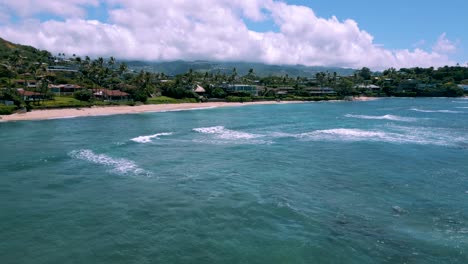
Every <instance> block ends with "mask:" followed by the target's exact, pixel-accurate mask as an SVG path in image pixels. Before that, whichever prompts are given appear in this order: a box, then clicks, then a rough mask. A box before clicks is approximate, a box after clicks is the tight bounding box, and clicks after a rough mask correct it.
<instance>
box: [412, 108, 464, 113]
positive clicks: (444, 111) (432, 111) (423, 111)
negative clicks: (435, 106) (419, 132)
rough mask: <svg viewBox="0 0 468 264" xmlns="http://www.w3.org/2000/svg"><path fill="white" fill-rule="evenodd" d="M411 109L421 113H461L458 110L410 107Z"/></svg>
mask: <svg viewBox="0 0 468 264" xmlns="http://www.w3.org/2000/svg"><path fill="white" fill-rule="evenodd" d="M410 110H411V111H416V112H421V113H446V114H459V113H462V112H460V111H453V110H424V109H418V108H411V109H410Z"/></svg>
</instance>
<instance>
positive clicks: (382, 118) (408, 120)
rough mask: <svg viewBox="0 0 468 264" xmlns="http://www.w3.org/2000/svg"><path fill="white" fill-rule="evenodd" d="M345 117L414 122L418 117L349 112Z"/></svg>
mask: <svg viewBox="0 0 468 264" xmlns="http://www.w3.org/2000/svg"><path fill="white" fill-rule="evenodd" d="M345 117H350V118H360V119H375V120H391V121H402V122H414V121H416V120H417V118H412V117H402V116H396V115H383V116H368V115H351V114H347V115H345Z"/></svg>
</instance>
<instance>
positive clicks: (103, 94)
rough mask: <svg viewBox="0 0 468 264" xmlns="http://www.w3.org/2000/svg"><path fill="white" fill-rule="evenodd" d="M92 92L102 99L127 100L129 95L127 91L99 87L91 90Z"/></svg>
mask: <svg viewBox="0 0 468 264" xmlns="http://www.w3.org/2000/svg"><path fill="white" fill-rule="evenodd" d="M93 92H94V93H93V94H94V96H95V97H96V98H100V99H101V100H104V101H128V100H129V98H130V95H129V94H128V93H126V92H122V91H119V90H109V89H104V88H100V89H97V90H93Z"/></svg>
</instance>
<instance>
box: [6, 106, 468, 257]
mask: <svg viewBox="0 0 468 264" xmlns="http://www.w3.org/2000/svg"><path fill="white" fill-rule="evenodd" d="M0 139H1V141H0V155H1V156H0V263H2V264H10V263H12V264H16V263H20V264H22V263H34V264H36V263H44V264H46V263H47V264H50V263H60V264H62V263H87V264H91V263H356V264H357V263H359V264H363V263H421V264H422V263H424V264H429V263H460V264H462V263H463V264H466V263H468V100H467V99H451V98H429V99H404V98H403V99H380V100H375V101H367V102H317V103H304V104H281V105H252V106H244V107H227V108H214V109H207V110H193V111H175V112H165V113H143V114H132V115H115V116H100V117H83V118H70V119H55V120H46V121H23V122H9V123H6V122H3V123H0Z"/></svg>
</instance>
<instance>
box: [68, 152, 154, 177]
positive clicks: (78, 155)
mask: <svg viewBox="0 0 468 264" xmlns="http://www.w3.org/2000/svg"><path fill="white" fill-rule="evenodd" d="M69 155H70V156H71V157H72V158H75V159H79V160H84V161H89V162H91V163H94V164H98V165H103V166H106V167H109V168H111V171H112V172H114V173H117V174H125V175H128V174H134V175H147V176H149V175H150V173H149V172H147V171H145V170H144V169H141V168H140V167H138V165H136V164H135V162H134V161H131V160H127V159H119V158H112V157H110V156H107V155H105V154H96V153H94V152H93V151H92V150H89V149H81V150H75V151H72V152H70V154H69Z"/></svg>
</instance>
